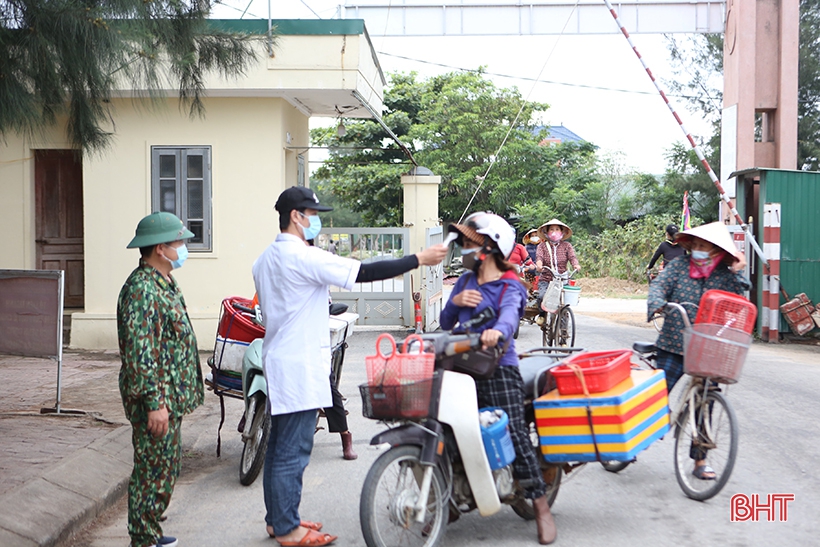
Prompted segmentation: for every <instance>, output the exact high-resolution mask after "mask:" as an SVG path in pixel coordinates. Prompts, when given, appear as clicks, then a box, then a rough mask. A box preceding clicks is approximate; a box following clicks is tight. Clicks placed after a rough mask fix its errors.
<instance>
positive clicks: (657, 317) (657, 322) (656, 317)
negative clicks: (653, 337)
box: [646, 269, 663, 332]
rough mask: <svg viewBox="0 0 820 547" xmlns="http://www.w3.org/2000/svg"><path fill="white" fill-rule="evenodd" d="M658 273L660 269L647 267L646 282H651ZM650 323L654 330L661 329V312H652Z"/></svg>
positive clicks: (649, 283) (648, 283)
mask: <svg viewBox="0 0 820 547" xmlns="http://www.w3.org/2000/svg"><path fill="white" fill-rule="evenodd" d="M659 274H660V270H658V269H651V270H649V269H647V270H646V284H647V285H651V284H652V282H653V281H654V280H655V278H656V277H658V275H659ZM651 321H652V325H653V326H654V327H655V330H656V331H658V332H661V330H662V329H663V312H659V311H656V312H655V313H653V314H652V319H651Z"/></svg>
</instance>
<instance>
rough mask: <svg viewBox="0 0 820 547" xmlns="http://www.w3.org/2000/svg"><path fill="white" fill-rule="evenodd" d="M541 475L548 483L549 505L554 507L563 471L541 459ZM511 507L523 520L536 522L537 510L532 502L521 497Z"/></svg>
mask: <svg viewBox="0 0 820 547" xmlns="http://www.w3.org/2000/svg"><path fill="white" fill-rule="evenodd" d="M541 475H543V477H544V482H545V483H547V503H548V504H549V506H550V507H552V504H553V503H555V498H557V497H558V490H559V489H560V488H561V476H562V475H563V471H561V467H560V466H558V465H555V464H551V463H547V462H546V461H544V459H543V458H541ZM510 507H512V510H513V511H515V514H516V515H518V516H519V517H521V518H522V519H524V520H535V509H533V507H532V500H528V499H526V498H524V497H519V498H518V499H516V500H515V501H514V502H513V503H511V504H510Z"/></svg>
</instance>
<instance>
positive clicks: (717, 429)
mask: <svg viewBox="0 0 820 547" xmlns="http://www.w3.org/2000/svg"><path fill="white" fill-rule="evenodd" d="M700 393H702V392H700ZM695 401H696V402H695V405H696V407H697V408H698V409H699V411H697V412H695V411H692V409H691V406H690V405H691V402H690V403H687V404H686V406H684V407H683V411H682V412H681V414H680V416H679V417H678V420H677V426H676V428H675V476H676V477H677V479H678V484H679V485H680V487H681V489H682V490H683V492H684V493H685V494H686V495H687V496H689V497H690V498H692V499H694V500H699V501H703V500H708V499H709V498H711V497H713V496H715V495H716V494H717V493H718V492H720V491H721V490H722V489H723V487H724V486H725V485H726V482H727V481H728V480H729V477H730V476H731V474H732V469H733V468H734V466H735V458H736V457H737V438H738V426H737V417H736V416H735V411H734V410H733V409H732V407H731V406H730V405H729V402H728V401H727V400H726V399H725V398H724V397H723V395H721V394H720V393H718V392H716V391H709V392H707V393H706V396H705V398H701V396H700V395H699V396H696V397H695ZM693 425H694V427H693ZM697 452H700V454H697ZM702 452H706V457H705V458H704V459H705V460H706V465H708V466H709V467H711V468H712V469H713V470H714V471H715V478H714V480H704V479H699V478H697V477H696V476H695V475H694V472H695V460H694V459H692V456H695V455H703V454H702Z"/></svg>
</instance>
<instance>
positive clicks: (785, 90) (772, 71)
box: [720, 0, 800, 219]
mask: <svg viewBox="0 0 820 547" xmlns="http://www.w3.org/2000/svg"><path fill="white" fill-rule="evenodd" d="M799 36H800V5H799V0H728V2H727V6H726V31H725V34H724V44H723V119H722V129H721V165H720V180H721V183H722V184H723V187H724V188H725V189H726V192H727V193H728V194H729V197H731V198H734V197H735V195H736V183H735V180H734V178H732V179H729V175H730V174H731V173H733V172H735V171H740V170H743V169H750V168H753V167H771V168H776V169H797V168H798V166H797V68H798V67H797V62H798V48H799ZM756 128H757V129H758V132H759V135H757V136H756V135H755V130H756ZM720 216H721V218H722V219H726V218H727V217H729V216H731V215H730V213H729V212H728V209H727V208H726V206H725V204H724V203H722V202H721V215H720Z"/></svg>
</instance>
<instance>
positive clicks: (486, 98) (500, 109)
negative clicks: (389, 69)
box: [311, 72, 594, 226]
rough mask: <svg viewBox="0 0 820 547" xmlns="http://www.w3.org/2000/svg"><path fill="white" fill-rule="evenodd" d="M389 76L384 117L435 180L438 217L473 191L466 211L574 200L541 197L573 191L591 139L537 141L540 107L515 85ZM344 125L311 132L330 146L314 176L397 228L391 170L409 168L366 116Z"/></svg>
mask: <svg viewBox="0 0 820 547" xmlns="http://www.w3.org/2000/svg"><path fill="white" fill-rule="evenodd" d="M390 81H391V83H390V87H389V88H388V89H387V90H386V92H385V99H384V103H385V109H386V112H385V115H384V117H383V119H384V121H385V123H386V124H387V125H388V126H389V127H390V128H391V130H392V131H393V132H394V133H395V134H396V135H398V136H399V137H400V138H401V139H402V141H403V142H405V143H406V144H407V145H408V146H409V147H410V149H411V151H412V154H413V155H414V157H415V158H416V160H417V161H418V163H419V164H420V165H423V166H425V167H427V168H429V169H431V170H432V171H433V172H434V173H435V174H436V175H440V176H441V177H442V185H441V188H440V196H441V198H440V201H439V208H440V214H441V216H442V218H444V219H445V220H458V219H459V218H460V217H461V215H462V213H463V211H464V210H465V208H467V205H468V203H469V202H470V199H471V198H472V196H473V195H475V199H474V200H473V201H472V203H471V204H470V206H469V211H468V212H472V211H479V210H491V211H494V212H496V213H498V214H500V215H503V216H514V215H516V214H518V215H519V216H520V215H522V214H523V215H530V214H531V209H532V207H531V206H532V205H535V206H537V207H540V206H542V205H544V204H547V205H548V206H549V207H552V208H554V210H555V211H556V213H557V212H560V211H565V210H569V209H571V208H572V207H575V206H576V205H575V204H574V203H572V200H571V199H569V200H560V199H559V200H558V201H550V196H552V195H553V194H554V190H555V189H556V188H565V189H566V193H568V194H573V193H574V192H579V191H581V190H583V188H584V186H585V185H586V184H587V183H588V182H589V180H591V179H593V178H594V169H592V166H594V146H592V145H591V144H589V143H581V144H575V143H572V144H562V145H558V146H540V145H539V143H540V141H541V140H542V138H543V135H536V134H535V128H536V113H537V112H539V111H542V110H545V109H546V108H547V105H544V104H539V103H529V102H526V101H524V100H523V99H522V98H521V96H520V94H519V92H518V91H517V90H516V89H514V88H511V89H499V88H497V87H495V85H494V84H493V83H492V82H490V81H488V80H486V79H485V78H484V77H483V75H482V74H481V72H477V73H473V72H453V73H449V74H445V75H442V76H436V77H433V78H430V79H427V80H423V81H419V80H418V77H417V75H416V74H415V73H410V74H393V75H391V76H390ZM519 111H520V112H521V114H520V115H518V113H519ZM516 117H517V118H516ZM346 127H347V132H346V134H345V135H344V136H343V137H339V136H338V135H337V134H336V132H335V131H334V130H332V129H316V130H314V131H313V132H312V134H311V138H312V140H313V142H314V144H317V145H320V146H327V147H329V148H330V149H331V157H330V160H329V161H328V162H326V163H325V165H324V166H323V167H321V168H320V169H318V170H317V171H316V173H315V175H314V178H315V179H316V180H317V181H318V182H320V184H321V185H322V188H324V189H325V190H327V191H331V192H333V193H334V194H336V195H337V196H338V197H339V199H340V200H342V201H343V202H344V203H345V204H346V205H347V206H349V207H350V208H351V209H352V210H354V211H356V212H359V213H361V214H362V221H363V222H365V223H367V224H373V225H393V226H396V225H399V224H400V223H401V214H402V212H401V206H402V189H401V184H400V177H401V174H402V173H403V172H407V171H408V170H409V168H410V167H411V164H410V163H409V160H408V158H407V157H406V155H405V154H404V153H403V152H402V151H401V150H400V149H399V147H398V146H397V145H396V144H395V143H394V142H393V141H392V140H391V139H390V138H389V135H388V134H387V132H386V131H384V129H382V128H381V127H380V126H379V125H378V124H376V123H375V122H373V121H349V122H346ZM510 127H512V130H510ZM508 132H509V135H507V134H508ZM505 136H506V141H504V139H505ZM502 141H503V142H504V146H503V147H502V148H501V152H500V153H498V150H499V146H500V145H501V143H502ZM497 153H498V155H497V157H496V154H497ZM492 162H494V164H493V166H492V169H491V170H490V172H489V175H488V176H487V178H486V180H484V181H483V182H482V180H481V177H483V176H484V175H485V173H487V170H488V168H489V166H490V164H491V163H492ZM556 197H559V196H558V195H556ZM532 216H534V214H532ZM539 218H541V222H543V220H544V218H543V216H542V217H539Z"/></svg>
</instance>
